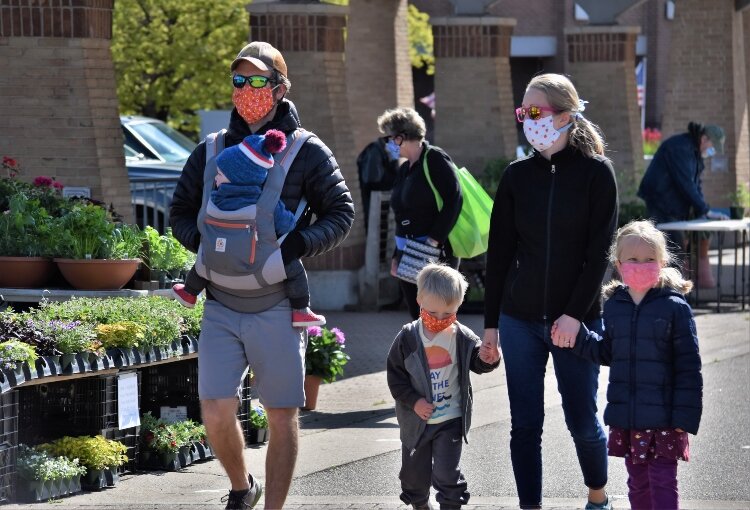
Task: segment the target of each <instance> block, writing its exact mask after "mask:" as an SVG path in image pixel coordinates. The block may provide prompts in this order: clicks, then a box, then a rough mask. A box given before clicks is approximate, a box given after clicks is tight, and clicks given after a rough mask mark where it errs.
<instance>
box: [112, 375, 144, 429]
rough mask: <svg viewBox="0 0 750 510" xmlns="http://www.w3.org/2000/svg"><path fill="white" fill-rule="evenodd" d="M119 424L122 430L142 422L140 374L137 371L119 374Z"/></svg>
mask: <svg viewBox="0 0 750 510" xmlns="http://www.w3.org/2000/svg"><path fill="white" fill-rule="evenodd" d="M117 424H118V427H119V428H120V430H122V429H127V428H130V427H137V426H138V425H140V424H141V417H140V412H139V409H138V374H136V373H135V372H129V373H124V374H120V375H119V376H117Z"/></svg>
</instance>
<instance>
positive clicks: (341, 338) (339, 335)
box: [331, 328, 346, 345]
mask: <svg viewBox="0 0 750 510" xmlns="http://www.w3.org/2000/svg"><path fill="white" fill-rule="evenodd" d="M331 333H333V334H334V335H336V341H337V342H338V343H340V344H341V345H344V342H346V337H345V336H344V332H343V331H341V330H340V329H339V328H332V329H331Z"/></svg>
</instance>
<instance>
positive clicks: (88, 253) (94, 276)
mask: <svg viewBox="0 0 750 510" xmlns="http://www.w3.org/2000/svg"><path fill="white" fill-rule="evenodd" d="M55 228H56V229H57V232H58V235H59V240H60V241H59V244H58V249H57V253H56V258H55V259H54V260H55V262H56V263H57V266H58V267H59V268H60V272H62V274H63V277H65V279H66V280H67V281H68V283H70V284H71V285H72V286H73V287H75V288H77V289H86V290H103V289H120V288H122V286H123V285H125V284H126V283H127V282H128V281H129V280H130V278H132V277H133V275H134V274H135V271H136V269H138V264H140V262H141V260H140V255H141V252H142V235H141V233H140V230H139V229H138V227H136V226H131V225H125V224H122V225H119V226H118V225H116V224H115V223H114V221H113V218H112V215H111V213H110V212H108V211H107V210H106V209H105V208H104V207H102V206H99V205H95V204H90V203H86V204H82V203H81V204H75V205H73V206H72V207H71V209H70V210H69V211H68V212H67V213H66V214H64V215H63V216H61V217H60V218H59V219H58V220H57V221H56V222H55ZM92 266H98V267H96V268H95V269H94V268H93V267H92Z"/></svg>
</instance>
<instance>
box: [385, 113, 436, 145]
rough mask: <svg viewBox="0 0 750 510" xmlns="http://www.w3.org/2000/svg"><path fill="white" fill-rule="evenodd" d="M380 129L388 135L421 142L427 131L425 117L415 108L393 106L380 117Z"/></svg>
mask: <svg viewBox="0 0 750 510" xmlns="http://www.w3.org/2000/svg"><path fill="white" fill-rule="evenodd" d="M378 129H380V132H381V133H383V134H384V135H386V136H399V135H401V136H403V137H405V138H406V139H407V140H417V141H419V142H421V141H422V140H423V139H424V135H425V133H427V127H426V126H425V123H424V119H423V118H422V117H421V116H420V115H419V114H418V113H417V110H415V109H414V108H392V109H390V110H386V111H384V112H383V114H382V115H381V116H380V117H378Z"/></svg>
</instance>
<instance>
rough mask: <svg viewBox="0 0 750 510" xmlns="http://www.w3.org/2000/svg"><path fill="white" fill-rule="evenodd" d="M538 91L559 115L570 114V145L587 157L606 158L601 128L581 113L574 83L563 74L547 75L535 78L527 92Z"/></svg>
mask: <svg viewBox="0 0 750 510" xmlns="http://www.w3.org/2000/svg"><path fill="white" fill-rule="evenodd" d="M529 89H536V90H539V91H540V92H542V93H543V94H544V95H545V96H547V100H548V101H549V105H550V107H552V108H554V109H555V110H556V111H557V112H558V113H560V112H570V113H572V115H571V116H570V121H571V122H572V123H573V125H572V126H571V127H570V131H568V133H569V135H568V144H569V145H571V146H573V147H575V148H576V149H578V150H580V151H581V152H582V153H583V154H585V155H586V156H587V157H589V158H592V157H594V156H595V155H599V156H604V149H605V148H606V144H605V143H604V136H603V135H602V132H601V130H600V129H599V126H597V125H596V124H594V123H593V122H590V121H589V120H588V119H586V118H585V117H584V116H583V115H582V114H581V113H580V111H581V103H580V98H579V97H578V92H577V91H576V88H575V87H574V86H573V83H572V82H571V81H570V80H569V79H568V78H566V77H565V76H563V75H561V74H555V73H546V74H540V75H539V76H535V77H534V78H532V80H531V81H530V82H529V84H528V85H527V86H526V90H529Z"/></svg>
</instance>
